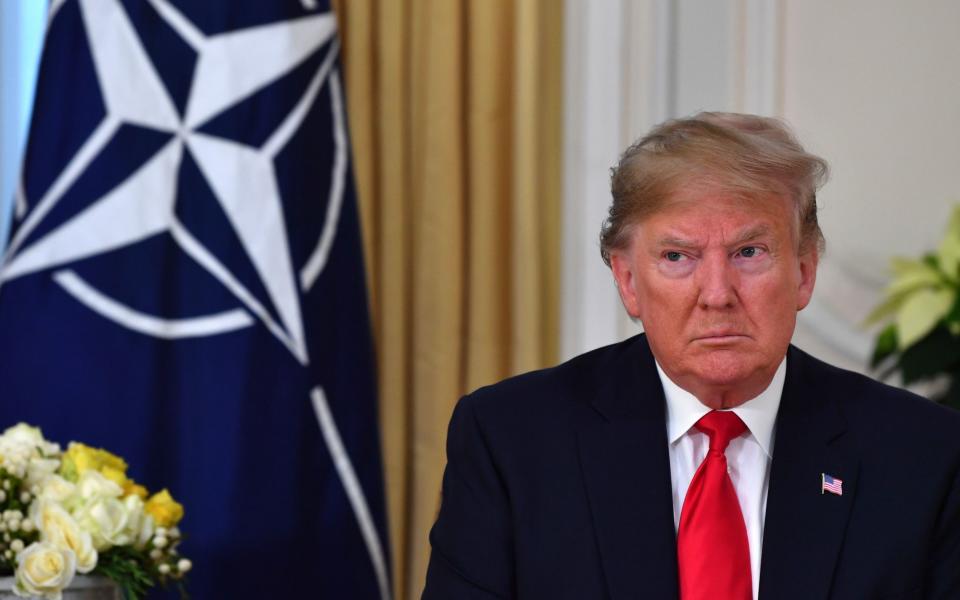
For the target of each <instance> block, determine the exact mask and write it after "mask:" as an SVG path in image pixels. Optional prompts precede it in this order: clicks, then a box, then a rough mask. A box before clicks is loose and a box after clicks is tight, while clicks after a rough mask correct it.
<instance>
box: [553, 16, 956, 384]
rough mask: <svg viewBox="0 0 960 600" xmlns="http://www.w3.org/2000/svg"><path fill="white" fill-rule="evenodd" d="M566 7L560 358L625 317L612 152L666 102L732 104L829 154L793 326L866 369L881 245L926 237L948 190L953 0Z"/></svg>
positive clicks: (609, 335)
mask: <svg viewBox="0 0 960 600" xmlns="http://www.w3.org/2000/svg"><path fill="white" fill-rule="evenodd" d="M566 17H567V22H568V25H567V27H568V38H567V71H566V78H567V80H566V94H567V96H566V98H565V100H566V101H567V104H566V106H567V114H566V123H565V127H566V134H567V144H566V151H567V154H566V161H565V169H566V173H567V182H566V209H565V249H564V253H565V254H564V267H563V273H564V276H565V280H564V288H563V290H564V295H563V298H562V301H563V305H564V309H563V315H564V321H563V324H562V326H563V335H562V339H563V354H564V356H572V355H574V354H577V353H579V352H582V351H584V350H587V349H589V348H592V347H596V346H598V345H600V344H603V343H608V342H612V341H615V340H617V339H621V338H623V337H625V336H627V335H630V334H632V333H633V332H634V331H636V328H635V326H634V325H633V324H631V323H629V321H628V320H626V319H625V318H624V317H623V311H622V308H617V309H615V310H611V309H610V308H609V306H610V304H611V297H612V295H613V288H612V284H610V277H609V273H608V272H607V271H606V268H605V267H604V266H603V265H602V263H601V262H600V259H599V255H598V251H597V241H596V240H597V232H598V231H599V221H600V219H601V218H602V214H603V210H604V209H605V207H606V206H607V204H608V202H609V192H608V190H607V187H606V183H607V181H606V180H607V176H608V169H609V167H610V166H611V165H612V164H613V162H614V161H615V159H616V155H617V153H618V152H619V151H620V150H622V149H623V148H624V147H625V146H626V145H627V143H628V142H629V141H631V140H632V139H634V138H636V137H637V136H639V135H641V134H642V133H643V132H644V131H645V130H646V129H648V128H649V127H650V126H651V125H653V124H654V123H657V122H659V121H661V120H663V119H664V118H667V117H670V116H678V115H684V114H689V113H691V112H694V111H696V110H700V109H707V110H711V109H712V110H734V111H746V112H757V113H761V114H768V115H773V116H779V117H783V118H785V119H786V120H787V121H788V122H789V123H791V124H792V125H793V126H794V128H795V129H796V131H797V133H798V135H799V137H800V139H801V141H802V142H803V143H804V144H805V146H806V147H807V148H808V149H810V150H811V151H813V152H815V153H818V154H820V155H821V156H823V157H825V158H826V159H827V160H828V161H829V162H830V164H831V166H832V168H833V177H832V180H831V181H830V183H828V185H827V186H826V188H825V189H824V190H823V192H822V193H821V194H820V196H819V197H818V198H819V201H820V204H821V206H822V213H821V223H822V226H823V229H824V232H825V235H826V237H827V245H828V252H827V255H826V257H825V259H824V261H823V263H822V265H821V269H820V272H819V281H818V284H817V291H816V293H815V295H814V299H813V301H812V302H811V305H810V306H809V307H808V308H807V309H806V310H805V311H803V312H802V313H801V315H800V322H799V324H798V328H797V333H796V335H795V342H796V343H797V344H798V345H800V346H801V347H803V348H805V349H807V350H808V351H810V352H812V353H813V354H815V355H818V356H821V357H822V358H824V359H826V360H829V361H831V362H834V363H836V364H840V365H843V366H846V367H848V368H853V369H857V370H861V371H863V370H866V360H867V356H868V353H869V352H870V350H871V348H872V333H871V332H869V331H865V330H864V329H863V328H862V326H861V322H862V320H863V317H864V316H865V315H866V313H867V312H868V311H869V309H870V308H871V307H872V306H873V305H874V304H875V303H876V302H877V300H878V299H879V294H880V291H881V290H882V287H883V285H884V283H885V281H886V277H887V273H886V265H887V263H888V260H889V257H890V256H891V255H893V254H906V255H916V254H918V253H919V252H921V251H922V250H924V249H931V248H932V247H933V246H934V245H935V244H936V241H937V240H938V239H939V237H940V235H941V234H942V230H943V227H944V225H945V220H946V217H947V215H948V213H949V211H950V207H951V205H952V203H953V202H960V141H958V140H960V109H958V108H957V107H960V77H958V76H957V75H956V65H957V64H960V36H958V35H957V26H958V25H960V2H956V1H955V0H925V1H924V2H917V3H906V2H902V1H900V0H633V1H631V0H616V1H615V0H604V1H590V0H567V14H566ZM598 48H602V49H603V50H602V51H598V50H597V49H598ZM591 49H592V51H591ZM584 98H586V100H584ZM584 182H589V183H588V184H585V183H584ZM588 207H589V208H588Z"/></svg>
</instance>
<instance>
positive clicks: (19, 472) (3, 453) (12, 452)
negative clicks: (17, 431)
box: [0, 437, 36, 478]
mask: <svg viewBox="0 0 960 600" xmlns="http://www.w3.org/2000/svg"><path fill="white" fill-rule="evenodd" d="M35 454H36V453H35V452H34V450H33V448H32V447H31V446H29V445H27V444H24V443H21V442H18V441H16V440H14V439H12V438H4V437H0V457H3V463H2V466H3V468H4V469H6V470H7V472H8V473H10V474H11V475H14V476H16V477H21V478H22V477H25V476H26V474H27V466H28V465H29V464H30V459H31V458H33V457H34V455H35Z"/></svg>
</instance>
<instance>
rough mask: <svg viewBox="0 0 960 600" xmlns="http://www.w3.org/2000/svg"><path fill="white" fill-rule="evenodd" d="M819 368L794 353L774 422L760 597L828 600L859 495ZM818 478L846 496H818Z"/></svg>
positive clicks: (848, 447) (854, 461) (849, 448)
mask: <svg viewBox="0 0 960 600" xmlns="http://www.w3.org/2000/svg"><path fill="white" fill-rule="evenodd" d="M816 369H817V367H816V366H815V365H814V364H812V362H811V361H810V360H809V359H808V358H806V357H805V356H804V355H803V354H802V353H801V352H799V351H798V350H796V349H795V348H792V347H791V349H790V353H789V354H788V357H787V379H786V382H785V384H784V392H783V398H782V399H781V402H780V411H779V414H778V416H777V426H776V439H775V441H774V448H773V463H772V466H771V472H770V486H769V492H768V496H767V512H766V519H765V524H764V533H763V552H762V555H761V565H760V599H761V600H769V599H777V600H781V599H791V598H797V599H801V598H802V599H803V600H820V599H826V598H827V597H828V596H829V593H830V586H831V583H832V580H833V573H834V568H835V565H836V562H837V559H838V557H839V553H840V548H841V546H842V544H843V537H844V531H845V529H846V524H847V520H848V518H849V515H850V508H851V506H852V505H853V500H854V496H855V494H856V491H857V475H858V469H859V460H858V457H857V453H856V451H855V449H854V448H853V444H852V440H851V439H850V436H848V435H845V430H846V423H845V421H844V419H843V417H842V415H841V414H840V412H839V408H838V406H837V405H836V402H835V401H834V400H833V398H832V396H831V394H830V391H829V390H824V389H821V387H820V385H819V384H818V380H822V378H818V377H817V372H816ZM821 473H826V474H827V475H832V476H834V477H837V478H839V479H841V480H842V481H843V495H842V496H837V495H834V494H830V493H826V494H824V493H822V492H821V479H820V478H821Z"/></svg>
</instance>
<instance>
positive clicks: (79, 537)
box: [33, 500, 97, 573]
mask: <svg viewBox="0 0 960 600" xmlns="http://www.w3.org/2000/svg"><path fill="white" fill-rule="evenodd" d="M33 512H34V516H33V520H34V523H35V524H36V526H37V530H38V531H39V532H40V539H41V540H42V541H44V542H49V543H51V544H53V545H55V546H57V547H58V548H62V549H64V550H72V551H73V553H74V555H75V556H76V560H77V563H76V566H77V572H78V573H89V572H90V571H92V570H93V569H94V568H95V567H96V566H97V550H96V549H95V548H94V547H93V538H92V537H91V536H90V533H89V532H87V531H84V530H83V529H81V527H80V525H78V524H77V522H76V521H75V520H74V519H73V517H71V516H70V513H68V512H67V511H66V510H65V509H64V508H63V507H62V506H60V505H59V504H57V503H55V502H50V501H48V500H40V501H39V502H37V503H36V504H34V511H33Z"/></svg>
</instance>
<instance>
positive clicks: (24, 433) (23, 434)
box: [0, 423, 60, 456]
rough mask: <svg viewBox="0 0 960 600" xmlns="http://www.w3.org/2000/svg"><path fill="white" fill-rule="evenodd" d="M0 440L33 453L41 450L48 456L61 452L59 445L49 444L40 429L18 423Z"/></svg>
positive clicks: (1, 436) (5, 432)
mask: <svg viewBox="0 0 960 600" xmlns="http://www.w3.org/2000/svg"><path fill="white" fill-rule="evenodd" d="M0 440H4V441H9V442H11V443H13V444H16V445H19V446H26V447H27V448H30V450H32V451H33V450H39V451H40V452H43V454H44V455H46V456H49V455H51V454H56V453H58V452H60V445H59V444H54V443H52V442H48V441H47V440H45V439H44V438H43V432H41V431H40V428H39V427H31V426H30V425H27V424H26V423H17V424H16V425H14V426H13V427H8V428H7V430H6V431H4V432H3V435H0Z"/></svg>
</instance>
